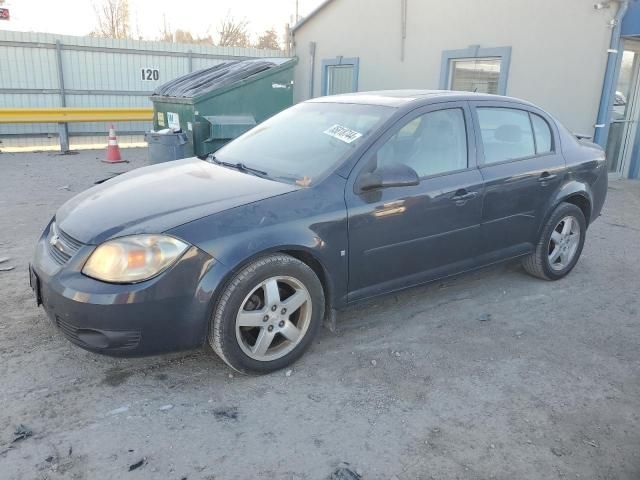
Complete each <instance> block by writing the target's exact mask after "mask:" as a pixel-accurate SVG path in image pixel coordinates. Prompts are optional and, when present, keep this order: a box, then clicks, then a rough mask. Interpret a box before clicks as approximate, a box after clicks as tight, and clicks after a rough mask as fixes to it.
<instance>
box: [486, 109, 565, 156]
mask: <svg viewBox="0 0 640 480" xmlns="http://www.w3.org/2000/svg"><path fill="white" fill-rule="evenodd" d="M477 112H478V122H479V123H480V132H481V135H482V145H483V147H484V162H485V164H489V163H498V162H504V161H507V160H515V159H518V158H526V157H533V156H535V155H543V154H545V153H549V152H551V151H553V135H552V133H551V128H550V127H549V124H548V123H547V121H546V120H545V119H544V118H542V117H541V116H540V115H536V114H535V113H530V112H527V111H524V110H518V109H515V108H499V107H478V109H477Z"/></svg>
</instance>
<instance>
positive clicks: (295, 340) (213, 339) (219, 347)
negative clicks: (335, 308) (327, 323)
mask: <svg viewBox="0 0 640 480" xmlns="http://www.w3.org/2000/svg"><path fill="white" fill-rule="evenodd" d="M324 303H325V299H324V291H323V288H322V283H321V282H320V280H319V279H318V277H317V275H316V274H315V272H314V271H313V270H312V269H311V268H310V267H309V266H308V265H306V264H305V263H304V262H301V261H300V260H298V259H296V258H293V257H291V256H289V255H284V254H274V255H269V256H266V257H262V258H258V259H256V260H254V261H253V262H251V263H250V264H249V265H247V266H246V267H244V268H243V269H242V270H241V271H240V272H239V273H237V274H236V275H235V276H234V277H233V278H232V279H231V281H230V282H229V283H228V284H227V285H226V286H225V288H224V290H223V292H222V294H221V296H220V298H219V300H218V303H217V305H216V307H215V310H214V313H213V316H212V318H211V324H210V328H209V344H210V345H211V347H212V348H213V350H214V351H215V352H216V353H217V354H218V355H219V356H220V358H222V360H224V361H225V362H226V363H227V365H229V366H230V367H231V368H233V369H234V370H236V371H238V372H240V373H254V374H264V373H269V372H273V371H275V370H279V369H281V368H284V367H286V366H288V365H290V364H292V363H293V362H295V361H296V360H297V359H298V358H300V357H301V356H302V354H303V353H304V352H305V351H306V349H307V348H309V346H310V345H311V342H312V341H313V339H314V337H315V336H316V334H317V333H318V330H319V329H320V326H321V325H322V319H323V318H324Z"/></svg>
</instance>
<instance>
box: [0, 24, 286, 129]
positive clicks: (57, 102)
mask: <svg viewBox="0 0 640 480" xmlns="http://www.w3.org/2000/svg"><path fill="white" fill-rule="evenodd" d="M282 56H284V53H283V52H282V51H279V50H259V49H255V48H235V47H232V48H230V47H214V46H207V45H186V44H174V43H164V42H149V41H138V40H115V39H109V38H94V37H73V36H68V35H53V34H47V33H32V32H11V31H0V59H2V63H1V64H0V69H1V71H2V74H1V75H0V107H4V108H14V107H15V108H37V107H61V106H68V107H86V108H91V107H113V108H117V107H150V106H151V102H150V100H149V98H148V96H149V95H150V93H151V92H152V91H153V90H154V89H155V88H156V87H157V86H158V85H160V84H162V83H165V82H167V81H169V80H171V79H173V78H176V77H178V76H180V75H184V74H186V73H189V71H193V70H198V69H201V68H206V67H210V66H213V65H216V64H219V63H221V62H223V61H226V60H231V59H235V58H254V57H282ZM142 69H149V70H150V71H151V73H150V75H149V77H150V78H151V79H150V80H147V79H143V75H142ZM156 71H157V73H155V72H156ZM147 73H148V72H147ZM150 127H151V123H150V122H120V123H119V124H118V129H119V131H121V132H123V133H124V132H142V131H145V130H148V129H149V128H150ZM106 128H108V125H104V124H102V123H99V122H94V123H74V124H69V126H68V130H69V132H70V134H71V135H89V134H91V133H94V134H95V133H98V134H102V133H103V132H105V131H106ZM57 132H58V126H57V125H55V124H0V137H6V136H20V135H24V136H37V135H43V136H51V135H54V134H57Z"/></svg>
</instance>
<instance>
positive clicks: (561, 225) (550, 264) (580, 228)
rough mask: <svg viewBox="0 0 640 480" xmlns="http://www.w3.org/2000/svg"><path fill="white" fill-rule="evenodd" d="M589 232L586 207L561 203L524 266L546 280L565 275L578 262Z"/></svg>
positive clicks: (529, 271)
mask: <svg viewBox="0 0 640 480" xmlns="http://www.w3.org/2000/svg"><path fill="white" fill-rule="evenodd" d="M586 232H587V222H586V220H585V218H584V214H583V213H582V210H580V209H579V208H578V207H577V206H575V205H573V204H571V203H566V202H563V203H561V204H560V205H558V206H557V207H556V209H555V210H554V211H553V213H552V214H551V217H550V218H549V220H548V221H547V223H546V224H545V226H544V228H543V229H542V233H541V235H540V239H539V241H538V243H537V245H536V249H535V251H534V252H533V253H532V254H531V255H529V256H528V257H526V258H525V259H524V260H523V262H522V266H523V267H524V269H525V270H526V271H527V273H529V274H531V275H533V276H534V277H538V278H542V279H543V280H559V279H561V278H563V277H564V276H566V275H567V274H568V273H569V272H570V271H571V270H573V267H575V265H576V263H578V259H579V258H580V254H581V253H582V248H583V246H584V241H585V235H586Z"/></svg>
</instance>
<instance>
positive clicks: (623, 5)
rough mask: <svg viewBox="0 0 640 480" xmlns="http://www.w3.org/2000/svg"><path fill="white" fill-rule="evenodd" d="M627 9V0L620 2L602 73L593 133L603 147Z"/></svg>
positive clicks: (607, 130) (611, 106)
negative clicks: (604, 68) (600, 92)
mask: <svg viewBox="0 0 640 480" xmlns="http://www.w3.org/2000/svg"><path fill="white" fill-rule="evenodd" d="M628 9H629V0H623V1H621V2H620V6H619V7H618V12H617V13H616V16H615V18H614V20H613V22H614V25H613V31H612V32H611V42H610V44H609V50H608V55H609V56H608V58H607V68H606V70H605V74H604V85H603V86H602V95H601V96H600V107H599V109H598V118H597V120H596V125H595V133H594V135H593V139H594V142H595V143H597V144H598V145H600V146H601V147H604V146H605V145H606V143H607V137H608V135H609V123H610V116H611V109H612V108H613V98H614V96H615V88H616V73H617V72H618V65H620V62H621V60H622V54H623V52H622V51H620V48H621V47H622V38H621V32H622V20H623V19H624V16H625V15H626V13H627V10H628Z"/></svg>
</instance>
